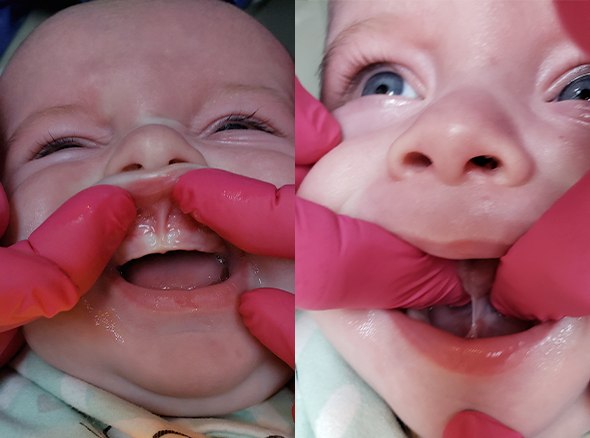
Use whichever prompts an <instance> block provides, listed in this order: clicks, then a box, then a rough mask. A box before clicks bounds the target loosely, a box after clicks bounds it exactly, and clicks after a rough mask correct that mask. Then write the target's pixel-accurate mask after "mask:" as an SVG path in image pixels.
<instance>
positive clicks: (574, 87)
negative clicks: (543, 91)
mask: <svg viewBox="0 0 590 438" xmlns="http://www.w3.org/2000/svg"><path fill="white" fill-rule="evenodd" d="M562 100H589V101H590V74H587V75H584V76H580V77H579V78H577V79H575V80H573V81H572V82H570V83H569V84H567V85H566V86H565V88H564V89H563V90H562V91H561V93H559V96H557V101H558V102H560V101H562Z"/></svg>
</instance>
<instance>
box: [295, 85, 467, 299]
mask: <svg viewBox="0 0 590 438" xmlns="http://www.w3.org/2000/svg"><path fill="white" fill-rule="evenodd" d="M295 90H296V100H295V105H296V108H295V115H296V120H295V124H296V137H295V142H296V155H295V157H296V160H297V164H298V165H304V166H310V165H312V164H313V163H314V162H316V161H317V160H319V159H320V158H321V157H322V156H323V155H324V154H326V153H327V152H328V151H330V150H331V149H332V148H334V147H335V146H336V144H337V143H338V142H339V141H340V139H341V135H340V127H339V125H338V123H337V122H336V120H335V119H334V118H333V117H332V116H331V115H330V114H329V113H328V111H327V110H326V109H325V108H324V106H323V105H322V104H321V103H320V102H318V101H317V100H316V99H315V98H313V97H312V96H311V95H309V93H307V91H305V90H304V89H303V87H302V86H301V84H299V82H296V84H295ZM302 173H303V172H302ZM295 210H296V235H297V238H296V250H295V253H296V263H295V284H296V286H295V290H296V305H297V307H299V308H302V309H310V310H320V309H330V308H401V307H414V308H421V307H427V306H431V305H433V304H462V303H464V302H465V301H466V296H465V295H464V293H463V291H462V287H461V283H460V281H459V278H458V276H457V273H456V270H455V264H454V263H453V262H451V261H448V260H443V259H439V258H436V257H432V256H430V255H428V254H426V253H424V252H422V251H420V250H418V249H416V248H415V247H413V246H412V245H410V244H408V243H407V242H405V241H403V240H401V239H399V238H398V237H396V236H394V235H393V234H391V233H390V232H388V231H386V230H384V229H383V228H381V227H379V226H377V225H375V224H372V223H369V222H366V221H363V220H359V219H353V218H351V217H346V216H341V215H338V214H335V213H333V212H332V211H330V210H329V209H327V208H324V207H322V206H319V205H317V204H314V203H312V202H309V201H305V200H302V199H300V198H298V199H297V201H296V207H295Z"/></svg>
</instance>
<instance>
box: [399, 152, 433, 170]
mask: <svg viewBox="0 0 590 438" xmlns="http://www.w3.org/2000/svg"><path fill="white" fill-rule="evenodd" d="M403 164H404V166H406V167H411V168H414V169H415V170H423V169H425V168H427V167H430V166H431V165H432V160H431V159H430V158H429V157H428V156H427V155H424V154H423V153H421V152H410V153H408V154H407V155H406V156H405V157H404V161H403Z"/></svg>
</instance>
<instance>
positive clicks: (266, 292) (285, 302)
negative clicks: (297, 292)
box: [239, 288, 295, 368]
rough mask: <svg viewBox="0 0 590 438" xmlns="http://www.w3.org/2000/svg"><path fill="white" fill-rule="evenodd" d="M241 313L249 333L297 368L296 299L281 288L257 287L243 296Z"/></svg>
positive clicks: (241, 298) (292, 366)
mask: <svg viewBox="0 0 590 438" xmlns="http://www.w3.org/2000/svg"><path fill="white" fill-rule="evenodd" d="M239 311H240V315H242V319H243V321H244V325H245V326H246V327H247V328H248V330H249V331H250V333H252V335H253V336H254V337H255V338H256V339H258V340H259V341H260V342H261V343H262V344H263V345H264V346H265V347H266V348H268V349H269V350H270V351H272V352H273V353H274V354H275V355H277V356H278V357H279V358H280V359H281V360H282V361H283V362H285V363H287V364H288V365H289V366H290V367H291V368H295V300H294V296H293V294H290V293H288V292H285V291H282V290H278V289H269V288H266V289H254V290H251V291H248V292H245V293H243V294H242V296H241V297H240V307H239Z"/></svg>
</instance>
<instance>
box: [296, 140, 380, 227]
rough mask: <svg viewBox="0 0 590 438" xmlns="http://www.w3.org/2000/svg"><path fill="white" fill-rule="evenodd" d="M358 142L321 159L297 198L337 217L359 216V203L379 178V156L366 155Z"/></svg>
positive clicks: (342, 144) (310, 172) (343, 144)
mask: <svg viewBox="0 0 590 438" xmlns="http://www.w3.org/2000/svg"><path fill="white" fill-rule="evenodd" d="M366 150H367V149H366V146H365V145H363V144H361V143H359V142H354V143H353V142H343V143H341V144H340V145H339V146H337V147H336V148H335V149H333V150H332V151H330V152H329V153H328V154H326V155H325V156H324V157H322V158H321V159H320V160H319V161H318V162H317V163H316V164H315V165H314V166H313V168H312V169H311V170H310V171H309V173H308V174H307V176H306V177H305V179H304V180H303V182H302V184H301V187H300V188H299V190H298V192H297V194H298V195H299V196H301V197H302V198H304V199H307V200H310V201H313V202H316V203H318V204H320V205H323V206H325V207H327V208H329V209H331V210H332V211H335V212H337V213H344V212H345V211H346V214H349V215H351V216H356V213H360V212H358V211H357V208H356V205H357V203H358V199H362V195H363V193H365V192H366V191H367V190H368V187H370V186H371V184H372V183H374V182H375V180H376V179H377V178H378V175H379V174H380V173H382V172H383V170H384V169H382V168H380V167H379V165H378V161H379V160H380V157H379V154H378V153H377V152H376V151H375V148H373V150H372V153H371V154H369V153H366V152H365V151H366Z"/></svg>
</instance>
